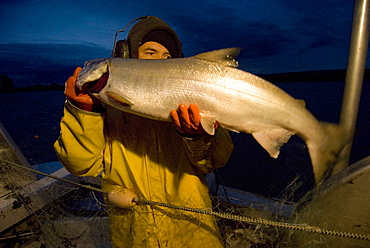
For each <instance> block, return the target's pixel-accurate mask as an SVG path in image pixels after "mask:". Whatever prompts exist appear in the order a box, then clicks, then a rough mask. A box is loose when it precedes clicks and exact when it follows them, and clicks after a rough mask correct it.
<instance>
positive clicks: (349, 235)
mask: <svg viewBox="0 0 370 248" xmlns="http://www.w3.org/2000/svg"><path fill="white" fill-rule="evenodd" d="M133 201H134V202H136V203H143V204H147V205H156V206H161V207H166V208H172V209H178V210H182V211H188V212H194V213H200V214H207V215H212V216H217V217H220V218H223V219H229V220H235V221H240V222H247V223H249V224H261V225H265V226H272V227H277V228H283V229H290V230H295V231H305V232H309V233H315V234H323V235H330V236H336V237H344V238H352V239H360V240H368V241H370V235H366V234H359V233H350V232H341V231H335V230H328V229H322V228H320V227H316V226H310V225H308V224H291V223H286V222H277V221H271V220H265V219H261V218H252V217H247V216H240V215H234V214H229V213H221V212H215V211H212V210H207V209H199V208H190V207H183V206H177V205H172V204H168V203H162V202H154V201H149V200H145V199H134V200H133Z"/></svg>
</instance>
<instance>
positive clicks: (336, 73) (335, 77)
mask: <svg viewBox="0 0 370 248" xmlns="http://www.w3.org/2000/svg"><path fill="white" fill-rule="evenodd" d="M257 76H259V77H261V78H263V79H265V80H267V81H269V82H271V83H289V82H325V81H345V77H346V70H345V69H339V70H321V71H302V72H284V73H272V74H257ZM364 81H370V69H366V70H365V74H364ZM50 90H64V84H63V85H60V84H56V83H52V84H50V85H41V84H35V85H32V86H27V87H14V88H7V89H1V87H0V93H13V92H30V91H50Z"/></svg>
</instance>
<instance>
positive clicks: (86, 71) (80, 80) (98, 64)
mask: <svg viewBox="0 0 370 248" xmlns="http://www.w3.org/2000/svg"><path fill="white" fill-rule="evenodd" d="M108 65H109V59H93V60H89V61H86V62H85V64H84V67H83V69H82V70H81V71H80V73H79V74H78V77H77V81H76V85H77V87H78V88H80V89H82V86H83V85H84V84H85V83H88V82H93V81H96V80H98V79H99V78H101V76H102V75H103V74H104V73H106V72H107V71H108Z"/></svg>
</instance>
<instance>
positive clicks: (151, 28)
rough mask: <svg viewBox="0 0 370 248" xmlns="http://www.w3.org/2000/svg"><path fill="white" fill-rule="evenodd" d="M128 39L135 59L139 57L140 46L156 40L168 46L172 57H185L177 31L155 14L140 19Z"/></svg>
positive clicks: (131, 55)
mask: <svg viewBox="0 0 370 248" xmlns="http://www.w3.org/2000/svg"><path fill="white" fill-rule="evenodd" d="M127 41H128V45H129V49H130V57H131V58H134V59H137V58H138V57H139V54H138V50H139V47H140V46H141V45H143V44H144V43H145V42H148V41H155V42H158V43H159V44H161V45H163V46H164V47H166V48H167V50H168V51H169V52H170V54H171V57H172V58H183V57H184V55H183V53H182V46H181V42H180V40H179V37H178V36H177V34H176V32H175V31H174V30H173V29H172V28H170V26H168V25H167V23H165V22H164V21H163V20H161V19H159V18H157V17H154V16H150V17H148V18H145V19H142V20H140V21H138V22H137V23H136V24H135V25H134V26H133V27H132V28H131V30H130V32H129V33H128V36H127Z"/></svg>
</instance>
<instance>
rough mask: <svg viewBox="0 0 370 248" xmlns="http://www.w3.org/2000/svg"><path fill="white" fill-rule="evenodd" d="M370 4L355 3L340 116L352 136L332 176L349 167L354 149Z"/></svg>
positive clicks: (364, 64)
mask: <svg viewBox="0 0 370 248" xmlns="http://www.w3.org/2000/svg"><path fill="white" fill-rule="evenodd" d="M369 2H370V0H356V3H355V9H354V14H353V22H352V34H351V44H350V49H349V56H348V65H347V72H346V80H345V88H344V95H343V103H342V111H341V115H340V125H341V126H342V127H343V128H345V129H346V130H347V132H348V134H349V135H350V142H349V143H348V144H347V146H346V147H345V148H344V150H343V151H342V153H341V157H342V158H343V159H342V160H341V161H340V162H339V163H338V164H337V165H335V167H334V168H333V171H332V174H336V173H338V172H340V171H341V170H343V169H345V168H346V167H347V166H348V162H349V158H350V153H351V149H352V142H353V135H354V131H355V127H356V119H357V113H358V106H359V102H360V97H361V90H362V83H363V79H364V73H365V67H366V57H367V51H368V44H369Z"/></svg>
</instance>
